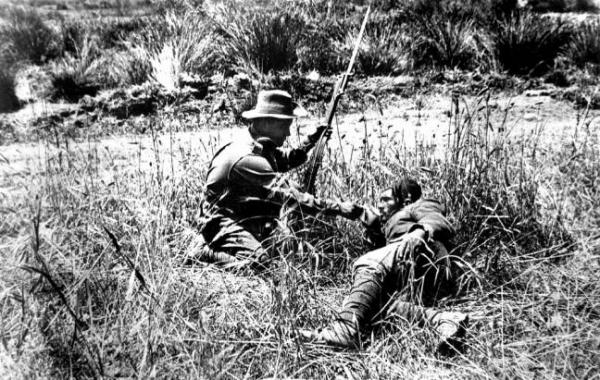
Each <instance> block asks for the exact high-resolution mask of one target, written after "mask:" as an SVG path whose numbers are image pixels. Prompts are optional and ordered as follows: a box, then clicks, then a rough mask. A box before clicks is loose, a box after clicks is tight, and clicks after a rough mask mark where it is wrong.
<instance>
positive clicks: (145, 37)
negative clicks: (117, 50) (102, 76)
mask: <svg viewBox="0 0 600 380" xmlns="http://www.w3.org/2000/svg"><path fill="white" fill-rule="evenodd" d="M218 44H219V37H218V36H216V35H214V34H213V32H212V29H211V27H210V26H209V24H208V21H207V20H206V18H205V17H204V16H203V15H202V14H200V13H198V12H195V11H188V12H185V13H182V14H177V13H173V12H171V13H167V14H166V15H165V16H164V17H162V18H161V19H160V20H156V21H155V23H153V24H150V25H148V26H147V27H146V28H145V29H144V31H143V32H142V33H140V34H136V35H133V36H132V37H131V38H130V39H129V40H127V41H125V42H124V46H125V48H126V50H127V52H128V53H127V54H126V56H128V58H127V59H126V60H122V61H123V62H125V61H127V60H128V61H130V62H131V63H132V64H134V65H136V67H132V68H131V70H130V73H131V74H133V75H134V76H135V77H138V78H141V77H143V76H145V77H146V78H152V79H154V80H156V81H158V82H159V83H161V84H163V85H165V86H167V87H171V86H175V87H177V86H178V85H179V77H180V75H181V74H183V73H186V72H187V73H194V74H199V75H201V76H207V75H210V74H211V73H212V72H213V70H215V69H216V68H218V67H220V66H221V63H220V57H219V55H218V49H217V45H218Z"/></svg>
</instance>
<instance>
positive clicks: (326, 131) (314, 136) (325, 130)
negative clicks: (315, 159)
mask: <svg viewBox="0 0 600 380" xmlns="http://www.w3.org/2000/svg"><path fill="white" fill-rule="evenodd" d="M332 132H333V130H332V128H329V126H328V125H319V126H318V127H317V128H316V129H315V131H314V132H313V133H311V134H309V135H308V136H307V137H308V141H310V142H311V143H312V144H313V145H314V144H316V143H317V141H319V138H320V137H321V135H323V136H325V137H326V138H329V137H331V133H332Z"/></svg>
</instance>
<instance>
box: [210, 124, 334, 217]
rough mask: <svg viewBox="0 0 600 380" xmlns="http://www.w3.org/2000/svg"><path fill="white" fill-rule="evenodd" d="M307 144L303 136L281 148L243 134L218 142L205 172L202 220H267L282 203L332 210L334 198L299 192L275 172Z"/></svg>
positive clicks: (297, 161)
mask: <svg viewBox="0 0 600 380" xmlns="http://www.w3.org/2000/svg"><path fill="white" fill-rule="evenodd" d="M311 147H312V144H310V143H309V142H308V141H307V142H304V143H303V144H302V145H301V146H300V147H299V148H296V149H282V148H278V147H276V146H275V145H274V144H273V142H272V141H271V140H269V139H259V140H254V139H253V138H252V137H251V136H250V134H247V135H245V136H243V137H242V138H240V139H238V140H236V141H233V142H230V143H229V144H226V145H225V146H223V147H222V148H220V149H219V150H218V151H217V153H216V154H215V156H214V157H213V159H212V160H211V162H210V167H209V169H208V173H207V177H206V193H205V194H206V198H205V199H206V202H205V207H204V212H205V217H206V221H205V224H210V222H211V220H213V219H215V218H222V217H227V218H229V219H233V220H234V221H236V222H239V223H253V224H256V223H261V224H264V223H273V221H274V219H275V218H277V217H278V216H279V214H280V211H281V208H282V206H283V205H284V204H286V203H287V204H290V205H297V206H299V208H300V210H301V211H302V212H306V213H317V212H324V213H329V214H336V213H338V211H339V209H340V207H339V204H338V203H336V202H333V201H328V200H322V199H318V198H315V197H314V196H312V195H310V194H308V193H303V192H301V191H299V190H298V188H297V186H295V185H294V184H290V183H286V182H284V181H283V180H282V178H281V176H280V175H279V174H280V173H283V172H287V171H288V170H290V169H293V168H295V167H298V166H300V165H301V164H302V163H304V162H305V161H306V159H307V152H308V151H309V150H310V148H311Z"/></svg>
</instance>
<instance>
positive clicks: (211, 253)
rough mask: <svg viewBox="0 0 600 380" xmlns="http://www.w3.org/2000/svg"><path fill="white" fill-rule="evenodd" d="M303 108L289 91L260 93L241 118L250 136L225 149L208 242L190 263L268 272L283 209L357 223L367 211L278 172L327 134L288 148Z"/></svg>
mask: <svg viewBox="0 0 600 380" xmlns="http://www.w3.org/2000/svg"><path fill="white" fill-rule="evenodd" d="M302 113H303V109H302V108H301V107H299V106H298V105H297V104H296V103H294V102H292V98H291V96H290V95H289V94H288V93H287V92H285V91H279V90H271V91H261V92H260V93H259V94H258V100H257V104H256V107H255V108H254V109H252V110H250V111H246V112H244V113H242V117H244V118H246V119H248V120H251V121H252V125H251V126H250V128H249V133H248V134H247V135H244V136H240V138H239V139H237V140H235V141H232V142H230V143H228V144H226V145H225V146H223V147H221V148H220V149H219V150H218V151H217V153H216V154H215V155H214V157H213V159H212V160H211V162H210V167H209V169H208V174H207V178H206V193H205V194H206V199H205V207H204V208H203V211H204V220H203V222H202V223H201V224H202V226H201V234H202V237H203V239H197V242H196V243H195V244H193V246H192V248H191V250H190V252H189V253H188V259H192V260H198V261H203V262H212V263H216V264H220V265H223V266H226V267H233V268H240V267H242V268H246V267H252V268H259V269H260V268H264V267H265V266H266V265H267V263H268V261H269V259H270V257H269V256H270V255H269V253H268V252H267V250H266V249H265V247H264V246H263V244H262V242H263V241H264V240H265V239H267V238H269V237H270V236H271V235H272V233H273V232H274V230H275V228H276V226H277V219H278V218H279V216H280V212H281V209H282V206H283V205H284V204H286V205H289V206H290V208H293V207H295V209H296V210H298V211H299V212H302V213H309V214H315V213H319V212H320V213H323V214H326V215H341V216H344V217H347V218H351V219H356V218H358V217H359V216H360V213H361V211H362V209H361V208H360V207H359V206H356V205H354V204H352V203H350V202H335V201H331V200H326V199H318V198H315V197H313V196H312V195H310V194H308V193H304V192H301V191H299V190H298V189H297V187H298V186H297V185H294V184H290V183H283V181H282V180H281V178H280V176H279V173H282V172H287V171H288V170H290V169H293V168H295V167H298V166H300V165H301V164H303V163H304V162H305V161H306V160H307V153H308V152H309V151H310V150H311V149H312V148H313V146H314V145H315V144H316V142H317V140H318V138H319V136H320V135H321V134H322V132H323V130H322V129H321V128H325V127H319V128H317V130H316V131H315V132H314V133H313V134H311V135H309V136H308V137H307V138H306V139H305V140H304V141H303V142H302V144H301V145H300V146H299V147H298V148H296V149H283V148H282V146H283V144H284V142H285V141H286V139H287V137H288V136H289V135H290V126H291V124H292V121H293V120H294V119H295V118H296V117H298V116H303V115H302Z"/></svg>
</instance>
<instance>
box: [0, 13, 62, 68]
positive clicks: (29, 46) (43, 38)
mask: <svg viewBox="0 0 600 380" xmlns="http://www.w3.org/2000/svg"><path fill="white" fill-rule="evenodd" d="M0 40H1V41H3V43H4V44H6V48H5V49H7V50H8V51H10V54H12V55H13V56H14V58H15V60H28V61H31V62H32V63H35V64H41V63H44V62H46V61H48V60H50V59H53V58H56V57H58V56H60V55H61V54H62V45H61V39H60V36H59V34H58V32H57V31H56V30H54V29H53V28H51V27H50V26H48V25H47V24H46V23H45V22H44V20H42V18H41V16H40V15H39V14H38V12H37V11H36V10H35V8H26V7H12V8H9V9H8V11H7V15H6V23H5V24H2V25H1V26H0ZM3 50H4V49H3Z"/></svg>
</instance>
